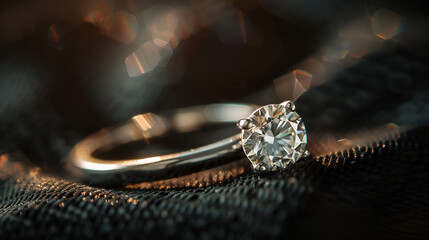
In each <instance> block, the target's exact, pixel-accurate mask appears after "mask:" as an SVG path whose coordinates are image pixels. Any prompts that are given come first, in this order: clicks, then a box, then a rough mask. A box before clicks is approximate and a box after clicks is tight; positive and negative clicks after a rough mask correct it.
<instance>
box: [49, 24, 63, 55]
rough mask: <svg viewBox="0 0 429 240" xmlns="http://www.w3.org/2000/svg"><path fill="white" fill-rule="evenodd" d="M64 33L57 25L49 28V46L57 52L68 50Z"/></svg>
mask: <svg viewBox="0 0 429 240" xmlns="http://www.w3.org/2000/svg"><path fill="white" fill-rule="evenodd" d="M63 35H64V32H63V31H62V30H61V28H60V27H59V26H58V25H56V24H52V25H50V26H49V28H48V40H49V45H51V46H52V47H54V48H56V49H57V50H64V49H65V48H66V46H65V44H64V42H63V41H62V40H63Z"/></svg>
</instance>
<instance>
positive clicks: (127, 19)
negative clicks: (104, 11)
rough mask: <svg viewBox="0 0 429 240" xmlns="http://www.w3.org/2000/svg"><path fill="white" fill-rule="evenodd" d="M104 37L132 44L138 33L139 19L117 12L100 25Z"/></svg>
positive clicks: (103, 20)
mask: <svg viewBox="0 0 429 240" xmlns="http://www.w3.org/2000/svg"><path fill="white" fill-rule="evenodd" d="M98 24H99V26H100V32H101V34H102V35H104V36H106V37H109V38H111V39H114V40H117V41H119V42H122V43H126V44H129V43H132V42H133V41H134V39H135V38H136V35H137V32H138V23H137V18H136V17H135V16H133V15H132V14H130V13H128V12H125V11H117V12H115V13H113V14H112V15H109V16H107V17H106V18H103V19H101V20H100V22H99V23H98Z"/></svg>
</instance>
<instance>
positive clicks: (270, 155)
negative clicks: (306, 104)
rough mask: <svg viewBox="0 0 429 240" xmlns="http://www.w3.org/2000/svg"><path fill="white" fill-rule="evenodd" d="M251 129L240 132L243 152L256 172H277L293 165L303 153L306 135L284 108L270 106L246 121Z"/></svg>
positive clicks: (281, 105) (257, 111) (293, 113)
mask: <svg viewBox="0 0 429 240" xmlns="http://www.w3.org/2000/svg"><path fill="white" fill-rule="evenodd" d="M249 119H250V121H251V122H252V123H253V124H254V125H255V127H254V128H253V129H250V130H243V131H242V134H241V137H242V143H243V149H244V152H245V153H246V155H247V157H248V158H249V159H250V161H251V162H252V164H253V167H254V168H255V169H257V170H277V169H282V168H285V167H287V165H288V164H289V163H291V162H292V163H295V162H296V161H297V160H298V159H299V158H300V157H301V155H302V154H303V153H304V151H305V146H306V145H307V132H306V130H305V126H304V123H303V122H302V120H301V117H300V116H299V115H298V114H297V113H296V112H295V111H291V110H289V109H287V108H286V107H285V104H270V105H266V106H263V107H261V108H259V109H257V110H256V111H255V112H253V113H252V115H251V116H250V117H249Z"/></svg>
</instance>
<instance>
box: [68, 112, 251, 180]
mask: <svg viewBox="0 0 429 240" xmlns="http://www.w3.org/2000/svg"><path fill="white" fill-rule="evenodd" d="M255 108H256V106H253V105H245V104H211V105H205V106H197V107H192V108H184V109H178V110H175V111H170V112H166V113H162V114H159V115H156V114H153V113H146V114H141V115H137V116H135V117H133V118H132V119H131V120H129V121H127V122H125V123H123V124H121V125H118V126H115V127H112V128H108V129H103V130H100V131H98V132H96V133H94V134H92V135H90V136H88V137H87V138H85V139H83V140H82V141H81V142H80V143H78V144H76V145H75V147H74V148H73V149H72V151H71V153H70V156H69V158H70V160H71V163H72V165H73V167H74V172H75V173H78V174H79V176H81V177H83V178H84V179H85V180H87V181H90V182H92V183H96V184H97V183H101V184H106V183H107V182H108V183H109V184H113V185H115V184H122V183H131V182H140V181H150V180H157V179H165V178H171V177H175V176H177V175H182V174H186V173H189V172H192V171H195V170H196V169H201V167H202V166H210V165H212V164H215V163H214V160H215V159H216V160H222V161H220V162H225V161H232V160H233V159H236V158H237V157H241V156H242V155H243V154H242V151H237V150H239V149H241V146H240V135H239V134H236V135H234V136H231V137H229V138H226V139H223V140H220V141H218V142H215V143H211V144H208V145H205V146H202V147H198V148H194V149H190V150H187V151H183V152H179V153H173V154H167V155H161V156H153V157H146V158H135V159H116V160H106V159H101V158H98V157H95V156H94V152H96V151H100V150H101V151H106V150H109V149H112V148H115V147H117V146H119V145H122V144H126V143H130V142H134V141H139V140H150V139H152V138H154V137H162V136H165V135H166V134H167V133H170V132H177V133H184V132H191V131H195V130H198V129H200V128H201V127H203V126H205V125H210V124H218V123H235V122H237V121H238V120H239V119H240V118H245V117H247V116H249V115H250V114H251V113H252V112H253V110H254V109H255Z"/></svg>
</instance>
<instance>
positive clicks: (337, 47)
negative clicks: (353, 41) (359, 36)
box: [320, 42, 351, 62]
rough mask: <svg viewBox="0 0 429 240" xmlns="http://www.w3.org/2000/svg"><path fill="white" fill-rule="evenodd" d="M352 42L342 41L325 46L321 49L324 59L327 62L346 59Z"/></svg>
mask: <svg viewBox="0 0 429 240" xmlns="http://www.w3.org/2000/svg"><path fill="white" fill-rule="evenodd" d="M350 48H351V46H350V44H349V43H347V42H340V43H337V44H330V45H328V46H323V47H322V48H321V49H320V51H321V54H322V59H323V60H325V61H327V62H337V61H340V60H342V59H344V58H345V57H346V56H347V54H348V53H349V51H350Z"/></svg>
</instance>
